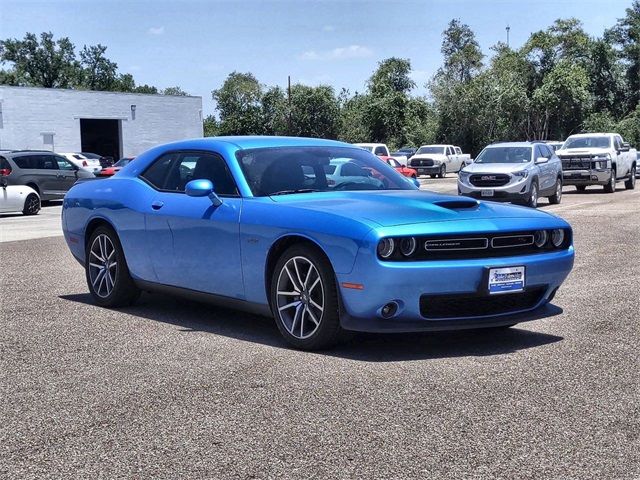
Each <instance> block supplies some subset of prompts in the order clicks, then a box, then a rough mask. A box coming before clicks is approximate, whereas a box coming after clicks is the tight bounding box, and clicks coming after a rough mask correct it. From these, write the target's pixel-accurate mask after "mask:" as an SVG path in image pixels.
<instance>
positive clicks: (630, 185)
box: [624, 167, 636, 190]
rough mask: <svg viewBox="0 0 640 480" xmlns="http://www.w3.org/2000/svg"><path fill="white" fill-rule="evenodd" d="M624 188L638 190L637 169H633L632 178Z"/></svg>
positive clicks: (625, 183)
mask: <svg viewBox="0 0 640 480" xmlns="http://www.w3.org/2000/svg"><path fill="white" fill-rule="evenodd" d="M624 188H626V189H627V190H635V188H636V167H631V176H630V177H629V178H628V179H627V181H626V182H624Z"/></svg>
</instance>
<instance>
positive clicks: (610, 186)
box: [604, 168, 616, 193]
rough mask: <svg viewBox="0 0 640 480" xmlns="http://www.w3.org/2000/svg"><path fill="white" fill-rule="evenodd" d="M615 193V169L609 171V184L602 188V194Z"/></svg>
mask: <svg viewBox="0 0 640 480" xmlns="http://www.w3.org/2000/svg"><path fill="white" fill-rule="evenodd" d="M615 191H616V171H615V169H613V168H612V169H611V176H610V177H609V182H607V184H606V185H605V186H604V193H613V192H615Z"/></svg>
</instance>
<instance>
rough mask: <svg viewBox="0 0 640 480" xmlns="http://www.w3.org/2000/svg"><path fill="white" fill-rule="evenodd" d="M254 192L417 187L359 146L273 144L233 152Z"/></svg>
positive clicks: (268, 193)
mask: <svg viewBox="0 0 640 480" xmlns="http://www.w3.org/2000/svg"><path fill="white" fill-rule="evenodd" d="M236 156H237V158H238V162H239V163H240V167H241V168H242V171H243V173H244V176H245V178H246V180H247V183H248V184H249V187H250V188H251V191H252V193H253V194H254V195H255V196H267V195H283V194H292V193H304V192H316V191H320V192H331V191H344V190H417V187H416V186H415V185H414V184H413V183H412V182H411V181H410V180H408V179H407V178H406V177H404V176H402V175H400V174H399V173H398V172H396V171H395V170H394V169H393V168H391V167H390V166H389V165H387V164H386V163H385V162H383V161H381V160H380V159H379V158H378V157H376V156H374V155H372V154H371V153H370V152H366V151H364V150H362V149H360V148H345V147H275V148H260V149H252V150H240V151H239V152H237V154H236Z"/></svg>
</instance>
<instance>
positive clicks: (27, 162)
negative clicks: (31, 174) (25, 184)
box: [13, 155, 38, 169]
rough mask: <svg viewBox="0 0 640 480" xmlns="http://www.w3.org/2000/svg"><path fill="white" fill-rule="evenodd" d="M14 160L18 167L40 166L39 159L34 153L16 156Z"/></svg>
mask: <svg viewBox="0 0 640 480" xmlns="http://www.w3.org/2000/svg"><path fill="white" fill-rule="evenodd" d="M13 162H14V163H15V164H16V166H17V167H18V168H24V169H30V168H38V167H37V163H38V159H37V157H35V156H34V155H24V156H21V157H14V158H13Z"/></svg>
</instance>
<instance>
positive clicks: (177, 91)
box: [162, 86, 189, 97]
mask: <svg viewBox="0 0 640 480" xmlns="http://www.w3.org/2000/svg"><path fill="white" fill-rule="evenodd" d="M162 94H163V95H173V96H176V97H186V96H188V95H189V94H188V93H187V92H185V91H184V90H182V89H181V88H180V87H178V86H175V87H167V88H165V89H164V90H163V91H162Z"/></svg>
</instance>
